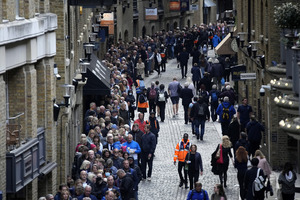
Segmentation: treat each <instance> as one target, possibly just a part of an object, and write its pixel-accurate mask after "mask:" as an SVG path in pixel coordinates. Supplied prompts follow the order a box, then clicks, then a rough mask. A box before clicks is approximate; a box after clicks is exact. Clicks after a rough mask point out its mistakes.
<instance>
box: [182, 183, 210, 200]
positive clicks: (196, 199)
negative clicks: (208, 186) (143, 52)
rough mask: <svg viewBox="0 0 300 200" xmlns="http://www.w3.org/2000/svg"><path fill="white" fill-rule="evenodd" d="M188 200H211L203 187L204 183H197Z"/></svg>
mask: <svg viewBox="0 0 300 200" xmlns="http://www.w3.org/2000/svg"><path fill="white" fill-rule="evenodd" d="M186 200H209V197H208V193H207V191H205V190H203V189H202V183H200V182H196V183H195V189H193V190H190V192H189V194H188V196H187V198H186Z"/></svg>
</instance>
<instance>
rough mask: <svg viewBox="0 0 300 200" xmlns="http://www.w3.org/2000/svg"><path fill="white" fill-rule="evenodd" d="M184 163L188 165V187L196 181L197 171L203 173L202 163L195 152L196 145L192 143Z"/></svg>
mask: <svg viewBox="0 0 300 200" xmlns="http://www.w3.org/2000/svg"><path fill="white" fill-rule="evenodd" d="M185 163H186V164H187V166H188V175H189V180H190V189H191V190H192V189H193V188H194V187H193V185H194V184H195V183H196V182H198V179H199V173H200V174H201V175H203V165H202V158H201V155H200V153H198V152H197V145H195V144H192V145H191V147H190V152H189V153H188V154H187V155H186V156H185Z"/></svg>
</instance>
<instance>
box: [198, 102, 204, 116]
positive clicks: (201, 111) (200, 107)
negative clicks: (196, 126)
mask: <svg viewBox="0 0 300 200" xmlns="http://www.w3.org/2000/svg"><path fill="white" fill-rule="evenodd" d="M198 116H200V117H203V116H205V108H204V105H203V104H199V106H198Z"/></svg>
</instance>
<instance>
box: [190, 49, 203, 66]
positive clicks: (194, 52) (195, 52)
mask: <svg viewBox="0 0 300 200" xmlns="http://www.w3.org/2000/svg"><path fill="white" fill-rule="evenodd" d="M200 55H201V53H200V51H198V49H197V47H196V46H194V47H193V50H192V52H191V56H192V57H193V60H192V64H193V66H194V64H195V63H196V64H198V63H199V58H200Z"/></svg>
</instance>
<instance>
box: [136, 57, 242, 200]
mask: <svg viewBox="0 0 300 200" xmlns="http://www.w3.org/2000/svg"><path fill="white" fill-rule="evenodd" d="M190 62H191V59H190ZM190 70H191V63H189V69H188V76H191V73H190ZM174 76H176V77H177V78H178V80H179V81H180V83H181V84H182V85H183V84H184V82H185V81H186V79H180V78H181V70H180V69H178V68H177V63H176V59H173V60H169V61H168V63H167V67H166V72H163V73H162V76H161V77H159V78H158V76H157V73H156V72H155V73H154V74H153V75H151V76H150V77H149V78H147V79H146V80H145V83H146V86H147V87H148V86H150V83H151V82H152V81H156V80H159V81H160V83H163V84H165V86H166V88H167V87H168V84H169V83H170V82H171V81H172V79H173V77H174ZM179 105H180V106H179V115H178V116H177V117H176V118H175V119H173V118H172V104H171V102H170V100H169V101H168V103H167V106H166V120H165V122H164V123H160V127H161V129H160V132H159V138H158V145H157V148H156V153H155V158H154V161H153V174H152V180H151V181H145V182H141V183H140V184H139V200H151V199H156V200H175V199H176V200H177V199H178V200H183V199H186V197H187V194H188V192H189V189H184V187H182V188H180V187H178V185H179V176H178V173H177V165H176V166H174V164H173V155H174V151H175V146H176V144H177V143H178V142H179V141H180V140H181V139H182V136H183V133H188V134H189V139H190V140H191V142H192V143H195V144H197V146H198V150H197V151H198V152H200V154H201V156H202V160H203V168H204V172H203V176H200V177H199V181H200V182H201V183H202V184H203V189H205V190H207V191H208V193H209V197H210V195H211V194H212V193H213V187H214V184H216V183H219V177H218V176H216V175H214V174H213V173H212V172H211V166H210V160H211V154H212V153H213V151H214V150H215V149H216V147H217V145H218V144H219V143H220V142H221V135H220V129H221V128H220V124H219V123H218V122H206V124H205V134H204V140H203V141H197V140H196V138H195V137H193V136H192V131H191V125H190V124H188V125H185V124H184V115H183V107H182V105H181V101H180V104H179ZM145 119H148V115H146V116H145ZM227 173H228V181H227V186H228V187H227V188H226V189H225V191H226V195H227V197H228V198H227V199H228V200H237V199H239V197H238V196H239V195H238V193H239V186H238V182H237V178H236V173H237V171H236V169H235V168H234V167H233V165H232V163H231V162H230V165H229V170H228V172H227Z"/></svg>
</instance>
